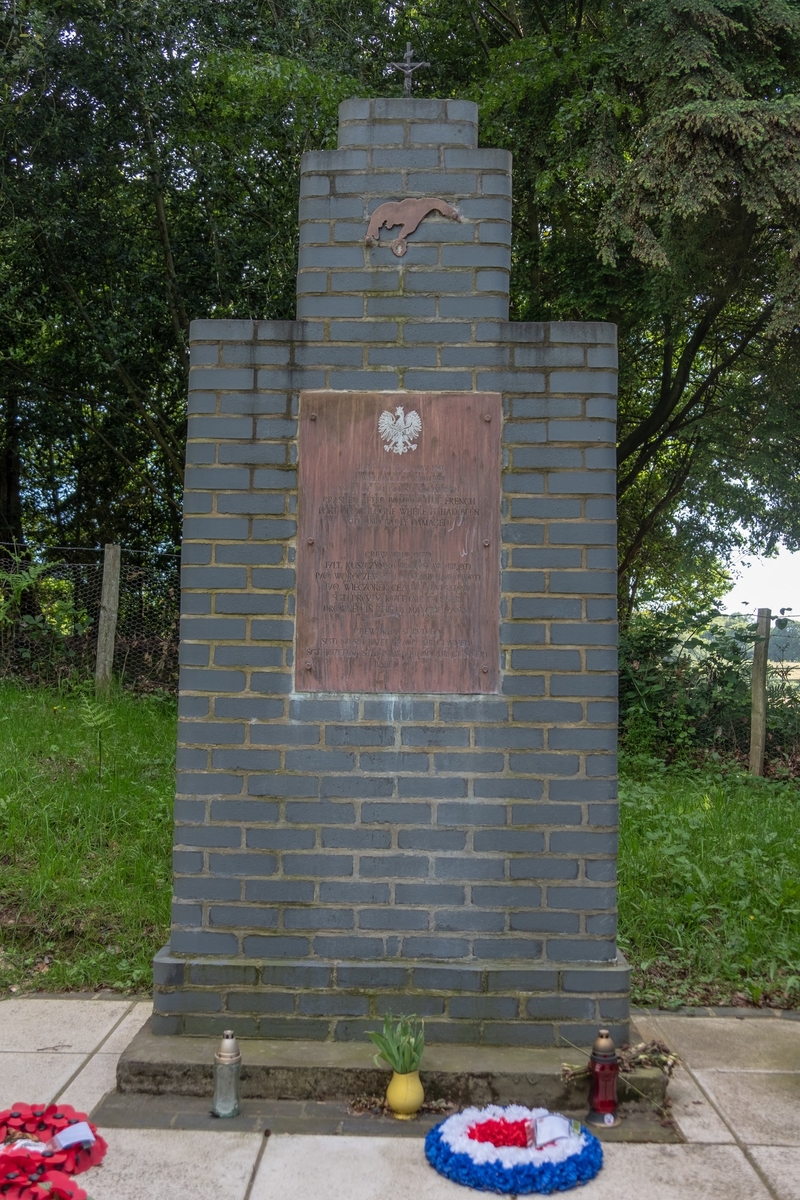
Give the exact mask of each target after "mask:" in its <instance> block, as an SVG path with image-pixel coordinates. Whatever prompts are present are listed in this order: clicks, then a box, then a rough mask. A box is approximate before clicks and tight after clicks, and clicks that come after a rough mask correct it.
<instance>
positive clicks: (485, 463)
mask: <svg viewBox="0 0 800 1200" xmlns="http://www.w3.org/2000/svg"><path fill="white" fill-rule="evenodd" d="M404 198H406V199H407V198H412V199H417V200H420V201H422V200H424V201H425V203H418V204H416V205H415V206H414V213H415V214H416V215H415V217H414V220H417V217H419V221H418V223H417V224H416V225H415V226H414V228H411V225H413V224H414V222H413V221H411V222H409V224H408V229H407V230H406V227H405V226H402V225H395V226H391V225H389V226H388V227H386V226H381V220H382V219H383V217H385V218H386V220H387V221H391V220H393V219H394V214H395V210H397V211H399V210H400V209H401V208H402V201H403V199H404ZM429 201H431V202H432V204H429ZM404 211H405V210H404ZM409 211H410V210H409ZM420 213H422V214H423V215H422V216H420V215H419V214H420ZM453 214H455V215H453ZM510 221H511V162H510V155H508V154H507V153H506V152H505V151H500V150H488V149H478V148H477V109H476V106H475V105H473V104H470V103H466V102H461V101H439V100H369V101H367V100H351V101H346V102H345V103H344V104H343V105H342V106H341V110H340V149H339V150H334V151H321V152H314V153H310V154H306V155H304V157H303V163H302V177H301V200H300V259H299V272H298V311H297V316H298V319H297V320H296V321H291V322H278V321H249V320H241V321H239V320H235V321H234V320H225V321H222V320H221V321H196V322H194V324H193V326H192V372H191V381H190V394H189V435H188V447H187V470H186V498H185V514H186V517H185V527H184V539H183V589H184V590H183V601H182V614H183V616H182V641H181V660H182V674H181V698H180V717H181V723H180V733H179V749H178V771H179V774H178V788H177V796H176V803H175V819H176V828H175V854H174V870H175V878H174V904H173V912H172V931H171V937H170V945H169V947H168V948H167V949H166V950H165V951H164V952H162V953H161V954H160V955H159V956H158V957H157V958H156V961H155V1008H156V1019H155V1029H156V1030H157V1031H160V1032H162V1033H174V1032H185V1033H197V1034H200V1033H209V1032H211V1031H216V1030H219V1029H222V1028H223V1027H233V1028H234V1029H235V1030H236V1031H237V1033H239V1034H240V1035H243V1036H258V1037H264V1038H277V1037H290V1038H302V1039H312V1040H313V1039H320V1040H322V1039H328V1038H330V1039H337V1040H346V1039H352V1038H361V1037H362V1036H363V1031H364V1030H365V1029H367V1028H372V1027H375V1024H376V1021H377V1020H378V1019H379V1017H380V1015H381V1014H382V1013H383V1012H384V1011H386V1010H387V1009H391V1010H392V1011H393V1012H399V1011H403V1012H412V1011H416V1012H417V1013H419V1014H420V1015H422V1016H424V1017H425V1019H426V1023H427V1031H428V1036H429V1038H430V1040H431V1041H453V1042H472V1043H485V1044H497V1045H500V1044H506V1045H529V1046H535V1045H544V1044H552V1043H554V1042H557V1041H558V1040H559V1038H566V1039H569V1040H570V1041H573V1042H582V1043H586V1042H589V1041H591V1040H592V1038H593V1037H594V1034H595V1032H596V1026H597V1024H598V1023H599V1022H601V1021H602V1022H603V1023H606V1024H610V1025H611V1027H612V1028H613V1029H614V1030H615V1035H614V1036H615V1037H616V1036H619V1037H623V1036H624V1034H625V1030H626V1023H627V1016H628V1009H627V994H628V972H627V967H626V966H625V964H624V962H623V961H622V960H621V959H620V958H619V957H618V954H617V949H616V940H615V938H616V891H615V877H616V828H617V805H616V760H615V756H614V750H615V741H616V703H615V696H616V624H615V618H616V610H615V589H616V575H615V567H616V549H615V524H614V520H615V500H614V491H615V475H614V458H615V455H614V444H615V401H614V395H615V391H616V344H615V339H616V332H615V329H614V327H613V326H611V325H607V324H604V323H598V322H560V323H550V324H538V323H523V322H519V323H517V322H511V321H508V320H507V316H508V279H509V270H510V241H511V235H510V229H511V225H510ZM368 233H369V237H368ZM314 397H316V398H317V399H316V400H315V399H314ZM384 401H385V407H384ZM437 403H439V404H440V405H441V407H440V408H439V409H437V408H436V405H437ZM482 406H483V407H482ZM484 409H485V411H484ZM317 410H318V411H317ZM444 414H446V419H445V418H444ZM317 418H318V423H317V425H316V426H313V425H312V424H311V422H313V421H315V420H317ZM484 420H485V421H486V422H487V425H486V427H485V428H484V427H483V426H482V424H481V422H482V421H484ZM491 421H494V422H495V424H494V425H490V424H489V422H491ZM469 422H473V423H474V424H473V425H470V424H469ZM498 423H500V424H502V431H500V430H499V429H497V425H498ZM315 431H316V432H315ZM490 431H491V432H490ZM494 455H496V456H497V458H496V459H495V458H494ZM298 471H299V481H298ZM492 480H494V483H491V481H492ZM498 481H499V482H498ZM298 521H299V528H300V535H299V536H298ZM334 551H335V552H334ZM298 605H300V612H299V613H298Z"/></svg>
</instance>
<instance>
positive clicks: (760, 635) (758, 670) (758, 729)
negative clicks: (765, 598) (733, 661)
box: [750, 608, 772, 775]
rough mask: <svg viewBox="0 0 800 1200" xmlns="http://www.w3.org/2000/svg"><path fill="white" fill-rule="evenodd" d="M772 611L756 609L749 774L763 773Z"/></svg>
mask: <svg viewBox="0 0 800 1200" xmlns="http://www.w3.org/2000/svg"><path fill="white" fill-rule="evenodd" d="M771 622H772V611H771V610H770V609H769V608H760V609H759V610H758V632H757V634H756V643H755V645H754V647H753V676H752V684H751V702H750V774H751V775H763V774H764V748H765V745H766V739H767V660H768V658H769V631H770V625H771Z"/></svg>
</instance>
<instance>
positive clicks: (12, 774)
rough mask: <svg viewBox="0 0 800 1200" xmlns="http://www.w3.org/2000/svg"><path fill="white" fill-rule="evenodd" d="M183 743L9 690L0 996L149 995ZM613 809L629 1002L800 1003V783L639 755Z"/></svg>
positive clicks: (143, 716) (160, 713)
mask: <svg viewBox="0 0 800 1200" xmlns="http://www.w3.org/2000/svg"><path fill="white" fill-rule="evenodd" d="M174 746H175V705H174V703H173V702H172V700H171V699H169V698H167V697H161V696H150V697H144V698H133V697H131V696H127V695H118V696H115V697H113V698H112V699H111V700H110V701H109V702H108V704H103V705H96V704H95V703H94V701H92V700H91V699H89V693H86V694H85V695H82V694H81V693H79V692H75V691H64V692H62V693H59V692H49V691H46V690H44V689H24V688H20V687H17V686H15V685H13V684H11V683H8V682H3V681H0V989H2V988H9V987H14V988H28V987H38V988H42V989H48V990H54V991H59V990H66V989H76V988H77V989H79V988H98V987H110V988H116V989H120V990H126V991H133V990H142V991H146V990H148V989H149V987H150V983H151V959H152V956H153V954H154V953H155V951H156V950H158V949H159V948H160V947H161V946H163V945H164V944H165V943H166V941H167V939H168V930H169V904H170V892H171V888H170V883H171V876H170V848H171V818H172V793H173V763H174ZM101 753H102V761H101ZM621 797H622V817H621V824H622V836H621V846H620V897H619V906H620V944H621V946H622V948H623V950H624V952H625V953H626V955H627V956H628V958H629V960H630V962H631V964H632V966H633V997H634V1000H635V1001H636V1002H638V1003H640V1004H652V1005H657V1004H658V1005H666V1006H667V1007H669V1006H677V1005H679V1004H687V1003H702V1004H728V1003H731V1002H734V1003H749V1004H762V1005H763V1004H766V1003H770V1004H778V1005H782V1006H792V1007H796V1006H798V1005H799V1004H800V787H798V785H797V784H796V783H794V782H791V781H786V782H780V781H775V780H755V779H752V778H750V777H749V776H747V775H745V774H743V773H741V771H739V770H738V768H737V767H736V766H735V765H729V766H726V765H725V764H721V763H720V764H713V763H712V764H711V765H708V764H707V765H705V766H704V767H695V766H692V765H691V764H686V763H684V764H673V765H671V766H669V767H668V766H666V765H665V764H664V763H663V762H661V761H660V760H659V759H656V758H652V757H649V756H645V755H632V754H629V755H627V756H623V778H622V787H621Z"/></svg>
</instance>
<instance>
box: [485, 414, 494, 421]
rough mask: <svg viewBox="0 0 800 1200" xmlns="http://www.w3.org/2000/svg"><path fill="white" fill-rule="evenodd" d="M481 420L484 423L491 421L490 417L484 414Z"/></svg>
mask: <svg viewBox="0 0 800 1200" xmlns="http://www.w3.org/2000/svg"><path fill="white" fill-rule="evenodd" d="M483 419H484V421H491V419H492V418H491V417H490V415H489V413H485V414H484V417H483Z"/></svg>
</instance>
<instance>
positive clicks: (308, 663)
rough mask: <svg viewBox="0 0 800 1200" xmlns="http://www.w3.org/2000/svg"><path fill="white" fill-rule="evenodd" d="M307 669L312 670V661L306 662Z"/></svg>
mask: <svg viewBox="0 0 800 1200" xmlns="http://www.w3.org/2000/svg"><path fill="white" fill-rule="evenodd" d="M306 670H307V671H310V670H311V663H310V662H307V663H306Z"/></svg>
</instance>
